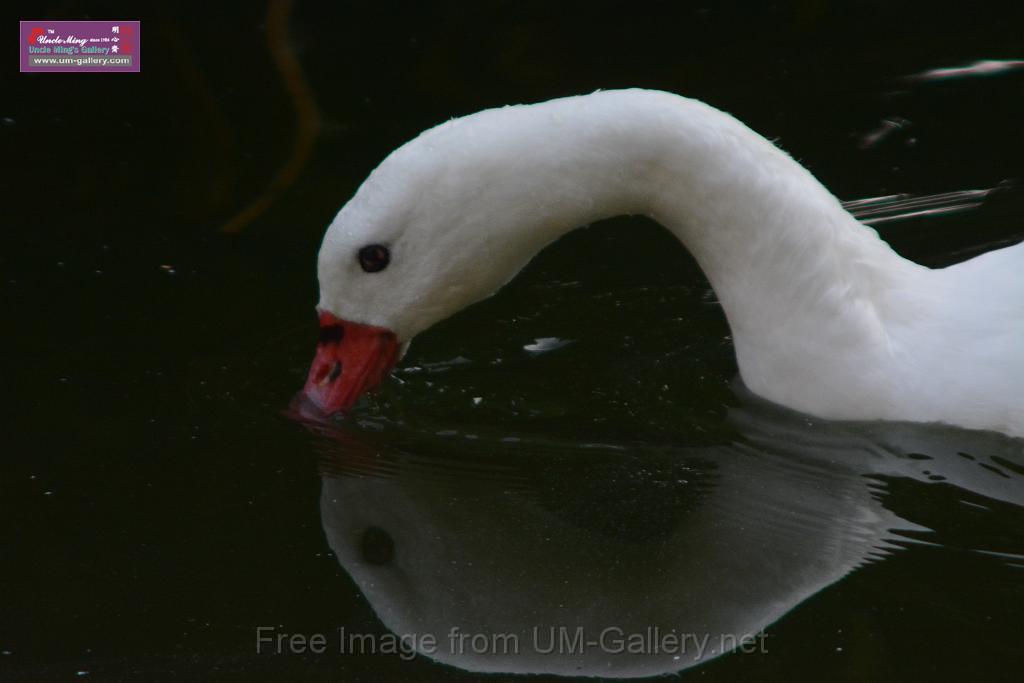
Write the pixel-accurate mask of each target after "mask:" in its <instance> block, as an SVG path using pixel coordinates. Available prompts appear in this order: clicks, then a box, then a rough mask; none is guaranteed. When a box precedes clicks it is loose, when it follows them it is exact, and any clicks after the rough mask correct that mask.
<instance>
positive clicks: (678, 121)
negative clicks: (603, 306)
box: [483, 93, 927, 417]
mask: <svg viewBox="0 0 1024 683" xmlns="http://www.w3.org/2000/svg"><path fill="white" fill-rule="evenodd" d="M513 109H514V108H513ZM502 111H503V110H498V112H502ZM518 114H520V115H519V116H514V117H513V116H509V117H507V119H506V120H501V118H502V117H496V118H497V119H498V120H496V121H495V125H496V126H504V127H505V132H506V133H507V134H508V133H510V134H508V135H506V138H507V139H508V138H511V139H519V140H520V143H519V145H518V147H517V148H516V149H514V150H513V149H509V150H507V151H506V152H505V153H506V154H512V155H514V157H513V159H512V163H509V164H508V167H510V168H511V171H510V173H514V174H516V178H515V179H513V178H511V177H509V178H508V179H507V180H505V181H499V183H498V185H499V187H500V188H503V189H494V187H493V186H491V188H488V189H486V190H483V191H485V192H488V193H490V194H495V193H497V194H508V193H514V194H513V196H505V197H501V198H500V199H501V200H502V201H495V202H494V203H495V204H497V205H503V206H505V207H508V206H517V207H524V208H523V210H524V211H526V212H527V214H528V215H529V214H532V215H533V217H534V218H533V220H530V219H528V220H525V221H519V222H517V224H516V225H517V227H515V228H512V229H513V230H514V231H516V232H517V234H516V235H515V240H516V241H517V242H519V243H520V244H521V245H522V247H523V248H524V249H526V250H532V251H531V253H530V255H532V253H533V251H536V250H538V249H539V248H541V247H542V246H543V245H544V244H546V243H548V242H550V241H552V240H554V239H556V238H557V237H558V236H560V235H561V234H562V233H564V232H567V231H568V230H570V229H572V228H574V227H576V226H579V225H583V224H587V223H590V222H593V221H595V220H599V219H602V218H609V217H612V216H615V215H622V214H644V215H647V216H650V217H651V218H653V219H654V220H656V221H658V222H659V223H661V224H662V225H664V226H665V227H666V228H668V229H669V230H671V231H672V232H673V233H674V234H675V235H676V236H677V237H678V238H679V239H680V240H681V241H682V242H683V243H684V244H685V245H686V247H687V248H688V249H689V250H690V251H691V253H692V254H693V255H694V257H695V258H696V260H697V261H698V263H699V264H700V266H701V268H702V269H703V270H704V272H705V274H706V275H707V277H708V279H709V280H710V281H711V284H712V286H713V287H714V290H715V293H716V295H717V296H718V298H719V300H720V301H721V303H722V306H723V308H724V310H725V313H726V316H727V318H728V320H729V323H730V327H731V328H732V332H733V338H734V343H735V346H736V352H737V358H738V362H739V365H740V370H741V374H742V376H743V378H744V380H745V382H746V383H747V384H748V386H750V388H751V389H753V390H754V391H755V392H757V393H760V394H761V395H763V396H766V397H767V398H770V399H773V400H776V401H778V402H780V403H784V404H786V405H790V406H793V407H797V408H802V409H805V410H807V411H809V412H815V413H819V414H820V413H821V412H823V411H826V412H828V409H829V405H827V404H829V403H834V402H835V401H837V400H841V401H845V400H846V399H847V398H849V395H850V394H851V393H852V394H857V393H864V394H865V395H867V394H869V393H870V392H872V391H877V390H878V384H877V382H875V383H872V382H865V383H864V386H863V387H857V386H852V385H851V383H850V376H855V375H856V373H853V372H846V371H847V370H850V368H844V367H843V364H844V354H845V355H849V356H850V358H849V362H850V363H851V364H852V363H858V364H860V365H861V367H866V368H878V369H879V370H878V371H880V372H884V369H883V367H884V366H883V365H880V363H882V356H884V350H885V346H886V343H887V331H886V329H885V313H886V310H887V308H889V307H890V306H892V305H894V300H893V297H894V296H896V297H899V293H900V292H901V291H904V290H905V289H906V287H905V281H909V280H910V279H911V278H913V277H914V276H915V274H917V273H920V272H921V271H923V270H927V269H924V268H923V267H921V266H918V265H916V264H913V263H911V262H909V261H906V260H905V259H903V258H901V257H900V256H898V255H897V254H896V253H895V252H893V251H892V250H891V249H890V248H889V247H888V245H887V244H885V243H884V242H882V241H881V240H880V239H879V238H878V236H877V234H876V233H875V231H874V230H872V229H870V228H867V227H865V226H863V225H861V224H860V223H858V222H857V221H856V220H855V219H854V218H853V217H851V216H850V215H849V214H848V213H847V212H846V211H845V210H844V209H843V208H842V206H841V205H840V203H839V201H838V200H837V199H836V198H835V197H834V196H833V195H832V194H831V193H829V192H828V190H826V189H825V188H824V187H823V186H822V185H821V183H819V182H818V181H817V180H816V179H815V178H814V177H813V176H812V175H811V174H810V173H809V172H808V171H807V170H805V169H804V168H803V167H802V166H800V164H798V163H797V162H795V161H794V160H793V159H791V158H790V157H789V156H788V155H786V154H785V153H784V152H782V151H780V150H779V149H778V148H776V147H775V146H773V145H772V144H771V143H770V142H768V141H767V140H765V139H764V138H762V137H761V136H759V135H757V134H756V133H754V132H753V131H751V130H750V129H748V128H747V127H746V126H744V125H743V124H742V123H740V122H739V121H737V120H736V119H734V118H732V117H731V116H729V115H727V114H724V113H722V112H720V111H718V110H716V109H713V108H711V107H709V106H707V105H704V104H703V103H700V102H697V101H694V100H688V99H685V98H679V97H675V96H671V95H665V94H663V93H651V94H650V96H649V98H637V97H633V98H630V99H627V100H623V101H622V103H621V106H619V107H618V108H616V107H608V106H603V107H594V106H593V103H592V102H591V101H589V100H588V98H571V99H566V100H558V101H554V102H551V103H547V104H545V105H539V106H535V107H532V108H528V109H523V110H521V111H520V112H518ZM523 114H525V115H523ZM516 129H518V130H516ZM517 211H519V209H518V208H517ZM518 226H523V227H522V228H520V227H518ZM522 231H526V232H528V233H531V234H523V232H522ZM831 382H841V383H843V384H844V385H845V386H843V387H842V389H843V390H842V391H836V387H835V386H830V383H831ZM844 393H845V394H846V398H843V394H844ZM837 397H839V398H838V399H837ZM831 412H837V411H831ZM851 417H856V416H851Z"/></svg>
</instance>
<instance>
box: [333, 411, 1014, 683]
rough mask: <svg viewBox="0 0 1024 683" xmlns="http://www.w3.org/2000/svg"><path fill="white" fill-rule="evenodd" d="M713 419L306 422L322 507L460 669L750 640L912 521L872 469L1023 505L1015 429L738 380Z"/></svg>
mask: <svg viewBox="0 0 1024 683" xmlns="http://www.w3.org/2000/svg"><path fill="white" fill-rule="evenodd" d="M729 419H730V422H731V423H732V425H733V427H734V429H735V435H736V438H735V439H734V440H732V442H731V443H727V444H723V445H719V446H712V447H700V448H677V447H664V446H653V445H649V444H648V445H638V446H635V447H625V446H616V447H610V446H599V445H590V446H585V447H581V446H580V445H578V444H572V445H568V444H560V443H552V442H534V443H531V442H530V441H529V440H528V439H523V440H522V441H518V442H516V443H508V442H507V441H503V440H502V439H501V438H500V437H499V436H495V438H493V439H488V438H487V437H486V435H482V434H481V435H479V438H477V439H472V440H469V439H458V438H457V437H453V436H448V437H446V438H445V437H434V438H433V439H426V440H425V439H424V437H423V435H422V434H417V435H415V439H414V440H413V438H412V437H410V443H413V442H414V443H415V447H411V446H410V447H406V446H405V445H403V444H401V443H397V444H396V443H395V437H394V435H393V434H373V433H368V432H367V431H365V430H362V431H355V430H350V429H346V428H345V426H344V425H338V426H331V427H326V426H322V425H319V426H313V428H314V429H315V430H317V431H319V432H321V435H322V436H324V437H327V438H322V439H319V440H318V443H319V446H320V447H321V448H322V450H323V460H322V475H323V487H322V494H321V515H322V522H323V528H324V531H325V533H326V536H327V539H328V542H329V543H330V546H331V548H332V549H333V550H334V552H335V553H336V555H337V558H338V560H339V562H340V563H341V565H342V566H343V567H344V569H345V570H346V571H347V572H348V573H349V574H350V575H351V577H352V578H353V579H354V581H355V582H356V584H358V586H359V588H360V589H361V590H362V592H363V593H364V594H365V596H366V598H367V599H368V601H369V602H370V604H371V605H372V607H373V609H374V610H375V611H376V613H377V615H378V616H379V618H380V620H381V621H382V622H383V623H384V625H385V626H386V627H387V628H388V629H390V630H391V631H392V632H393V633H394V634H395V636H397V637H402V638H405V639H407V640H406V642H408V643H410V644H412V645H414V646H416V647H417V648H418V649H419V650H420V653H421V654H424V655H426V656H428V657H430V658H432V659H434V660H436V661H439V662H443V663H446V664H450V665H453V666H455V667H458V668H460V669H465V670H469V671H476V672H506V673H524V674H526V673H548V674H560V675H583V676H603V677H611V678H629V677H639V676H651V675H657V674H664V673H670V672H677V671H680V670H683V669H686V668H689V667H692V666H695V665H698V664H701V663H702V662H706V661H708V660H710V659H713V658H715V657H717V656H719V655H721V654H723V653H725V652H728V651H730V650H736V649H743V650H745V651H753V650H757V649H762V650H766V649H770V639H769V640H768V641H765V640H764V629H766V628H767V627H769V626H770V625H771V624H772V623H774V622H775V621H776V620H778V619H779V618H780V617H782V616H783V615H784V614H786V613H787V612H788V611H790V610H792V609H793V608H794V607H796V606H797V605H799V604H800V603H801V602H802V601H803V600H805V599H807V598H808V597H810V596H812V595H814V594H815V593H817V592H819V591H821V590H822V589H824V588H826V587H828V586H829V585H830V584H833V583H835V582H836V581H838V580H839V579H841V578H842V577H844V576H845V575H847V574H848V573H850V572H851V571H853V570H854V569H856V568H857V567H859V566H861V565H864V564H866V563H868V562H871V561H876V560H880V559H882V558H884V557H885V556H886V555H888V554H890V553H892V552H894V551H895V550H897V549H898V548H900V547H901V546H902V545H905V544H907V543H911V542H914V539H915V538H922V539H927V532H928V529H927V527H925V526H921V525H919V524H916V523H915V522H914V521H913V520H911V519H905V518H901V517H900V516H898V515H897V514H896V513H894V512H893V511H891V510H890V506H888V505H887V502H886V501H887V498H888V495H889V494H888V492H887V488H888V482H891V481H893V480H894V479H899V480H902V481H914V482H921V483H923V484H932V485H942V486H949V487H957V489H959V491H958V498H964V499H966V498H970V499H971V501H973V503H972V504H974V505H986V504H987V503H992V504H993V505H997V506H999V505H1003V504H1009V506H1010V508H1017V506H1020V505H1022V504H1024V444H1022V441H1021V440H1015V439H1011V438H1008V437H1004V436H1001V435H998V434H994V433H982V432H971V431H965V430H961V429H956V428H949V427H942V426H935V425H931V426H929V425H921V424H903V423H881V422H875V423H851V422H841V423H830V422H824V421H820V420H810V419H809V418H807V417H806V416H803V415H799V414H797V413H790V412H788V411H785V410H783V409H780V408H777V407H775V406H771V405H766V404H763V403H761V402H760V401H758V400H757V399H755V398H752V397H749V396H748V397H747V398H746V399H745V400H744V401H743V406H742V407H740V408H736V409H733V411H732V413H731V414H730V418H729ZM385 436H387V439H386V440H385V439H384V438H383V437H385ZM377 439H380V440H379V441H378V440H377ZM385 444H386V445H385ZM1004 507H1005V505H1004ZM1016 561H1020V560H1019V558H1017V560H1016ZM427 634H430V637H429V638H426V639H425V638H424V636H426V635H427ZM431 638H432V640H431ZM428 646H429V647H428Z"/></svg>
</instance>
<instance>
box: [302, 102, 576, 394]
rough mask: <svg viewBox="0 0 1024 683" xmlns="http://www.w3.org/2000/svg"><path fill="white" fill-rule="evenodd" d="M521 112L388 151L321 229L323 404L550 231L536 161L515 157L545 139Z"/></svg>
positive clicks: (505, 274)
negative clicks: (525, 161)
mask: <svg viewBox="0 0 1024 683" xmlns="http://www.w3.org/2000/svg"><path fill="white" fill-rule="evenodd" d="M527 109H528V108H527V107H507V108H503V109H498V110H489V111H484V112H480V113H478V114H474V115H471V116H468V117H464V118H462V119H455V120H452V121H449V122H447V123H445V124H442V125H440V126H438V127H436V128H433V129H430V130H428V131H426V132H425V133H423V134H422V135H420V136H419V137H417V138H415V139H414V140H412V141H410V142H408V143H406V144H405V145H403V146H402V147H400V148H398V149H397V150H395V151H394V152H393V153H392V154H391V155H390V156H388V157H387V158H386V159H385V160H384V161H383V162H382V163H381V164H380V166H378V167H377V168H376V169H375V170H374V171H373V173H372V174H371V175H370V176H369V177H368V178H367V179H366V181H365V182H364V183H363V184H362V186H361V187H360V188H359V190H358V191H357V192H356V194H355V196H353V197H352V199H351V200H350V201H349V202H348V203H347V204H346V205H345V206H344V207H343V208H342V209H341V211H340V212H339V213H338V215H337V216H336V217H335V219H334V221H333V222H332V223H331V225H330V226H329V227H328V229H327V232H326V234H325V236H324V240H323V244H322V245H321V248H320V253H319V258H318V277H319V284H320V301H319V304H318V306H317V310H318V312H319V315H320V325H321V337H320V343H319V345H318V347H317V353H316V358H315V359H314V362H313V365H312V367H311V368H310V372H309V377H308V380H307V382H306V387H305V390H304V392H305V394H306V396H307V398H309V399H311V400H312V401H313V402H314V403H315V404H316V405H317V406H318V407H319V408H320V409H321V410H323V411H324V412H327V413H333V412H337V411H339V410H347V409H348V408H350V407H351V406H352V405H353V404H354V403H355V401H356V399H357V398H358V397H359V395H360V394H362V393H363V392H365V391H367V390H369V389H372V388H373V387H374V385H376V384H378V383H379V382H380V381H381V380H382V379H383V378H384V377H385V376H386V375H387V374H388V372H389V371H390V369H391V367H392V366H393V365H394V363H395V362H397V360H398V359H399V358H400V356H401V354H402V352H403V351H404V349H405V347H406V346H407V345H408V343H409V342H410V340H411V339H412V338H413V337H414V336H415V335H416V334H418V333H419V332H422V331H424V330H426V329H427V328H429V327H431V326H432V325H434V324H435V323H437V322H439V321H440V320H442V319H444V318H447V317H449V316H450V315H452V314H454V313H456V312H457V311H459V310H461V309H462V308H465V307H466V306H468V305H470V304H471V303H474V302H476V301H479V300H481V299H483V298H486V297H487V296H490V295H491V294H493V293H494V292H495V291H497V290H498V289H499V288H500V287H501V286H502V285H504V284H505V283H506V282H507V281H508V280H509V279H511V278H512V277H513V276H514V275H515V274H516V273H517V272H518V271H519V270H520V269H521V268H522V267H523V266H524V265H525V264H526V262H527V261H528V260H529V259H530V258H531V257H532V256H533V255H534V254H535V253H536V252H537V251H539V250H540V249H541V248H542V247H543V246H544V245H545V244H546V243H547V242H548V241H550V240H551V239H552V238H553V237H544V233H545V231H544V230H543V229H541V228H543V226H544V225H546V224H548V223H551V222H552V221H557V220H558V217H557V214H558V211H557V210H556V207H552V206H548V205H544V202H543V201H538V197H543V196H544V193H543V184H544V182H545V180H544V175H545V174H544V173H543V169H541V172H537V171H538V170H537V169H536V168H535V164H531V166H530V167H529V168H526V167H524V165H522V164H521V163H517V162H516V160H517V159H520V160H521V159H523V153H524V149H523V148H524V146H529V145H534V146H536V145H543V144H545V142H544V140H542V139H540V140H538V139H536V136H533V135H531V132H530V130H529V125H528V121H524V120H523V119H524V118H525V119H529V118H530V117H529V116H525V117H524V116H523V115H519V116H512V115H510V114H511V111H510V110H520V113H521V114H522V113H526V112H525V110H527ZM548 194H550V192H549V193H548ZM510 236H512V237H510ZM555 236H557V235H555ZM513 237H514V238H513Z"/></svg>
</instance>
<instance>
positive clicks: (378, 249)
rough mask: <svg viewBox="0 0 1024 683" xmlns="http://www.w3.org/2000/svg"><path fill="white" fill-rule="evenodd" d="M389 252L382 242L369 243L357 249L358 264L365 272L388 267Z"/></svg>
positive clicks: (377, 270) (375, 271)
mask: <svg viewBox="0 0 1024 683" xmlns="http://www.w3.org/2000/svg"><path fill="white" fill-rule="evenodd" d="M390 262H391V252H390V251H388V248H387V247H385V246H384V245H383V244H370V245H367V246H365V247H363V248H362V249H360V250H359V265H360V267H362V269H363V270H365V271H366V272H367V273H377V272H379V271H382V270H384V269H385V268H387V267H388V264H389V263H390Z"/></svg>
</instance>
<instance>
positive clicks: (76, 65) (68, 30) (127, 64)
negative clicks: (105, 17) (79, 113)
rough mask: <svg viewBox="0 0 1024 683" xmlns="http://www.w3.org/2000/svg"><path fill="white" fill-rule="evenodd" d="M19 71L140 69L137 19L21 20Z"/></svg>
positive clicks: (140, 59)
mask: <svg viewBox="0 0 1024 683" xmlns="http://www.w3.org/2000/svg"><path fill="white" fill-rule="evenodd" d="M20 23H21V49H20V52H21V71H22V72H28V73H42V72H54V71H56V72H75V73H78V72H83V71H94V72H95V71H104V72H111V71H127V72H138V71H139V70H140V69H141V68H142V58H141V56H140V55H141V45H142V29H141V22H138V21H47V20H40V21H22V22H20Z"/></svg>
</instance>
